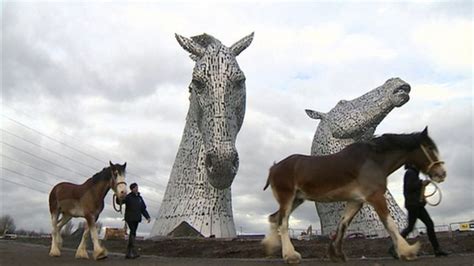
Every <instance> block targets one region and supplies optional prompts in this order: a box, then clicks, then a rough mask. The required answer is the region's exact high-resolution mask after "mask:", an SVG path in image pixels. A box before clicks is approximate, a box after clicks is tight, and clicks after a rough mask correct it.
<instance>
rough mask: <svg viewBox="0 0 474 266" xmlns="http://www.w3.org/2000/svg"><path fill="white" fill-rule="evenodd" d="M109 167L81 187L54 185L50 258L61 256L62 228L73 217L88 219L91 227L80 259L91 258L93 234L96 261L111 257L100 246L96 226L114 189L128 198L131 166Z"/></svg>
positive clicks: (85, 232)
mask: <svg viewBox="0 0 474 266" xmlns="http://www.w3.org/2000/svg"><path fill="white" fill-rule="evenodd" d="M109 164H110V166H109V167H107V168H104V169H102V171H101V172H99V173H97V174H95V175H94V176H93V177H91V178H89V179H87V180H86V182H84V183H83V184H81V185H76V184H72V183H67V182H62V183H59V184H57V185H56V186H54V187H53V189H52V190H51V192H50V193H49V212H50V213H51V222H52V225H53V230H52V232H51V238H52V243H51V250H50V252H49V255H50V256H54V257H58V256H60V255H61V251H60V248H61V246H62V238H61V234H60V232H61V228H62V227H63V226H64V225H65V224H66V223H67V222H69V220H71V218H73V217H84V218H85V219H86V221H87V227H86V228H85V230H84V234H83V235H82V239H81V243H80V244H79V247H78V248H77V251H76V258H85V259H88V258H89V255H87V250H86V241H87V236H88V234H89V231H90V233H91V237H92V241H93V243H94V253H93V257H94V259H95V260H98V259H103V258H105V257H107V250H106V249H105V248H103V247H102V246H101V245H100V243H99V237H98V234H97V228H96V226H95V223H96V221H97V219H98V218H99V215H100V213H101V212H102V210H103V209H104V198H105V196H106V195H107V192H109V190H110V189H112V190H113V191H114V193H115V195H116V196H117V197H118V198H119V199H124V198H125V196H126V195H127V184H126V183H125V167H126V165H127V163H125V164H123V165H120V164H112V162H109ZM60 215H61V218H60Z"/></svg>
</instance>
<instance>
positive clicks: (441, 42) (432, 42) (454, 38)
mask: <svg viewBox="0 0 474 266" xmlns="http://www.w3.org/2000/svg"><path fill="white" fill-rule="evenodd" d="M472 31H473V27H472V21H471V20H470V19H454V20H432V21H428V22H426V23H422V24H420V25H417V26H416V27H415V28H414V29H413V30H412V33H411V35H412V36H411V37H412V38H413V41H414V42H415V44H416V45H417V48H418V51H419V53H420V55H422V56H425V57H427V58H428V59H429V60H431V61H433V63H434V64H435V65H436V67H437V68H440V69H442V70H445V71H446V70H447V71H454V72H456V71H458V72H459V71H461V73H466V72H468V71H469V72H471V71H472V36H471V35H469V34H466V32H472Z"/></svg>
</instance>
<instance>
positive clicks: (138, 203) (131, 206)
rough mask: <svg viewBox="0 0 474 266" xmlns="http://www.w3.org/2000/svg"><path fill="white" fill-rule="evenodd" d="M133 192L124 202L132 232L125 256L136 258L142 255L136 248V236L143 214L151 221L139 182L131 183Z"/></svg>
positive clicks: (126, 217)
mask: <svg viewBox="0 0 474 266" xmlns="http://www.w3.org/2000/svg"><path fill="white" fill-rule="evenodd" d="M130 190H131V192H130V193H128V195H127V196H126V197H125V199H124V200H123V201H122V203H124V204H125V222H127V224H128V228H130V234H129V235H128V245H127V254H126V255H125V258H127V259H134V258H137V257H139V256H140V255H139V254H138V252H137V251H136V249H135V238H136V236H137V228H138V224H139V223H140V222H141V221H142V215H143V216H145V218H146V220H147V222H148V223H150V215H149V214H148V212H147V210H146V205H145V201H143V198H142V196H140V193H139V192H138V185H137V183H132V184H131V185H130Z"/></svg>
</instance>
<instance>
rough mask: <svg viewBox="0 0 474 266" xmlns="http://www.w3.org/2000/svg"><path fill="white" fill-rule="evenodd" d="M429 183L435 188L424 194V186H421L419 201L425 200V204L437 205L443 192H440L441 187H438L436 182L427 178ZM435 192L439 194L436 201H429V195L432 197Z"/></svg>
mask: <svg viewBox="0 0 474 266" xmlns="http://www.w3.org/2000/svg"><path fill="white" fill-rule="evenodd" d="M427 180H428V181H429V182H430V183H429V184H432V185H433V186H434V187H435V189H434V191H433V192H431V193H430V194H428V195H425V189H426V186H423V187H422V188H421V195H420V201H421V202H422V201H425V202H426V204H428V205H430V206H438V205H439V204H440V203H441V199H442V198H443V194H441V189H440V188H439V187H438V185H437V184H436V182H434V181H432V180H429V179H427ZM436 192H438V194H439V199H438V201H437V202H436V203H431V202H429V201H428V198H429V197H432V196H433V195H434V194H436Z"/></svg>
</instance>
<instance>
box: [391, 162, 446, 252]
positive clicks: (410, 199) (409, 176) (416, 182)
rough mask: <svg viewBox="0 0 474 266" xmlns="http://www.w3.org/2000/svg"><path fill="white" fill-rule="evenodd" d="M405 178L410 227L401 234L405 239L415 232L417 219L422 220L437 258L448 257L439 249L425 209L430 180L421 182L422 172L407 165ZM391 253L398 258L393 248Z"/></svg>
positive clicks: (404, 187) (431, 221)
mask: <svg viewBox="0 0 474 266" xmlns="http://www.w3.org/2000/svg"><path fill="white" fill-rule="evenodd" d="M405 169H406V171H405V177H404V178H403V196H404V197H405V208H406V209H407V211H408V226H407V227H406V228H405V229H403V231H402V232H401V233H400V234H401V235H402V237H403V238H406V237H407V236H408V234H410V233H411V231H413V228H414V227H415V223H416V220H417V219H420V220H421V221H422V222H423V223H424V224H425V226H426V232H427V233H428V238H429V240H430V242H431V246H432V247H433V250H434V254H435V256H437V257H438V256H447V255H448V253H447V252H445V251H443V250H442V249H441V248H440V247H439V243H438V239H437V238H436V234H435V231H434V223H433V220H431V217H430V215H429V213H428V211H426V209H425V205H426V199H425V197H424V196H423V195H424V188H425V187H426V186H427V185H428V184H429V183H430V181H429V180H421V179H420V177H419V174H420V171H419V170H418V169H417V168H416V167H415V166H413V165H410V164H406V165H405ZM390 253H391V254H392V255H393V256H394V257H396V254H395V250H393V247H391V249H390Z"/></svg>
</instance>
